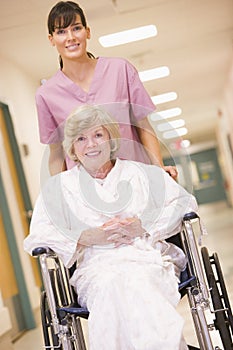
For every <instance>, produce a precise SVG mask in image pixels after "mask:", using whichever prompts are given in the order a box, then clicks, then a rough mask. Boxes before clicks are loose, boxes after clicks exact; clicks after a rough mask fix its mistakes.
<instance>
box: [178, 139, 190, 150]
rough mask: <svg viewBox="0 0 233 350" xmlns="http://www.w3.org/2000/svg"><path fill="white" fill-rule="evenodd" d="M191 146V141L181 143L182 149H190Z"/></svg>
mask: <svg viewBox="0 0 233 350" xmlns="http://www.w3.org/2000/svg"><path fill="white" fill-rule="evenodd" d="M190 144H191V142H190V140H182V141H181V143H180V145H181V147H182V148H188V147H189V146H190Z"/></svg>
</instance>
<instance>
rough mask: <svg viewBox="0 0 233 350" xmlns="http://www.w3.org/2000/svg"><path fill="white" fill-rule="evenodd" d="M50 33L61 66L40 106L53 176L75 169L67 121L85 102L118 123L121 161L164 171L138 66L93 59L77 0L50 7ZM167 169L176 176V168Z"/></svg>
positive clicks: (43, 138)
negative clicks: (67, 153) (67, 147)
mask: <svg viewBox="0 0 233 350" xmlns="http://www.w3.org/2000/svg"><path fill="white" fill-rule="evenodd" d="M48 32H49V40H50V42H51V45H52V46H54V47H55V48H56V49H57V51H58V53H59V57H60V66H61V68H60V69H59V70H58V71H57V73H56V74H55V75H54V76H52V77H51V78H50V79H49V80H47V82H46V83H45V84H44V85H43V86H41V87H39V89H38V90H37V93H36V104H37V111H38V120H39V130H40V140H41V142H42V143H44V144H49V147H50V157H49V168H50V173H51V174H56V173H58V172H60V171H62V170H65V169H67V168H70V167H72V166H74V163H73V162H71V161H70V160H69V159H68V158H67V157H66V159H65V161H64V151H63V147H62V140H63V132H64V122H65V120H66V118H67V116H68V115H69V114H70V113H71V111H72V110H73V109H74V108H76V107H77V106H79V105H82V104H95V105H96V104H98V105H101V106H103V107H104V108H105V109H106V110H107V111H108V112H110V113H111V114H112V115H113V116H114V117H115V118H116V119H117V121H118V122H119V125H120V134H121V138H122V142H121V148H120V150H119V152H118V156H119V157H120V158H123V159H131V160H137V161H141V162H144V163H150V164H157V165H160V166H162V167H164V166H163V161H162V156H161V153H160V146H159V141H158V139H157V137H156V135H155V133H154V130H153V128H152V127H151V125H150V123H149V122H148V119H147V117H148V115H149V114H150V113H152V112H154V110H155V106H154V104H153V103H152V100H151V98H150V96H149V95H148V93H147V92H146V90H145V88H144V86H143V84H142V83H141V81H140V79H139V76H138V72H137V71H136V69H135V68H134V66H133V65H132V64H130V63H129V62H128V61H127V60H125V59H123V58H112V57H108V58H107V57H97V58H95V57H94V56H93V55H92V54H90V53H89V52H88V51H87V40H89V39H90V37H91V31H90V28H89V27H88V25H87V21H86V18H85V15H84V13H83V10H82V9H81V8H80V6H79V5H78V4H77V3H75V2H72V1H60V2H58V3H57V4H56V5H55V6H54V7H53V8H52V9H51V11H50V13H49V16H48ZM119 116H120V119H119ZM164 168H165V170H166V171H168V172H169V173H170V175H171V176H172V177H174V178H176V176H177V171H176V168H175V167H172V166H167V167H164Z"/></svg>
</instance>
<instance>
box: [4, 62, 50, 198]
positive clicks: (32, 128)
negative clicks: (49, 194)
mask: <svg viewBox="0 0 233 350" xmlns="http://www.w3.org/2000/svg"><path fill="white" fill-rule="evenodd" d="M0 76H1V80H0V101H1V102H3V103H5V104H7V105H8V107H9V109H10V113H11V117H12V120H13V124H14V127H15V133H16V138H17V140H18V143H19V147H20V152H21V155H22V161H23V166H24V170H25V175H26V178H27V180H28V186H29V191H30V195H31V199H32V202H33V203H34V202H35V199H36V197H37V195H38V191H39V184H40V166H41V159H42V156H43V152H44V146H42V145H41V144H40V142H39V132H38V125H37V114H36V106H35V97H34V96H35V91H36V88H37V86H38V84H39V82H37V81H34V80H33V79H32V78H31V77H30V76H29V75H27V74H26V73H24V72H23V71H22V70H20V68H18V67H16V66H15V65H14V64H12V63H11V62H9V61H8V60H4V59H3V58H1V59H0ZM23 144H27V145H28V147H29V155H28V156H24V154H23V148H22V145H23Z"/></svg>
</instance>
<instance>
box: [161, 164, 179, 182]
mask: <svg viewBox="0 0 233 350" xmlns="http://www.w3.org/2000/svg"><path fill="white" fill-rule="evenodd" d="M163 169H164V170H165V171H166V172H167V173H168V174H169V175H170V176H171V177H172V178H173V179H174V180H177V177H178V171H177V169H176V167H175V166H172V165H164V166H163Z"/></svg>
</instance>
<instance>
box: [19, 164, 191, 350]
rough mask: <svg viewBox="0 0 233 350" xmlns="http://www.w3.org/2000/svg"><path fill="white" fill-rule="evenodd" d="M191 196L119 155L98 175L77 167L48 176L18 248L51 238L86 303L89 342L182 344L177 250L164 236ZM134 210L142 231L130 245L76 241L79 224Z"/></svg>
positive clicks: (104, 347) (97, 347)
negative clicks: (97, 177)
mask: <svg viewBox="0 0 233 350" xmlns="http://www.w3.org/2000/svg"><path fill="white" fill-rule="evenodd" d="M189 211H197V205H196V201H195V199H194V198H193V196H191V195H190V194H189V193H187V192H186V191H185V190H184V189H183V188H182V187H181V186H179V185H178V184H177V183H176V182H175V181H174V180H173V179H171V178H170V176H169V175H168V174H166V173H165V172H164V171H163V170H162V169H161V168H159V167H156V166H152V165H145V164H142V163H138V162H132V161H123V160H119V159H117V161H116V164H115V166H114V168H113V169H112V170H111V172H110V173H109V174H108V175H107V177H106V178H105V179H104V181H103V182H99V181H96V180H95V179H93V178H92V177H91V176H90V175H89V174H88V173H87V172H86V171H85V169H84V168H83V167H75V168H73V169H71V170H68V171H66V172H63V173H61V174H59V175H56V176H54V177H52V178H51V179H49V181H48V183H47V184H46V186H45V187H44V189H43V190H42V192H41V195H40V196H39V198H38V200H37V203H36V205H35V209H34V213H33V217H32V222H31V226H30V235H29V236H28V237H27V238H26V239H25V242H24V248H25V250H26V251H28V252H29V253H31V252H32V250H33V249H34V248H35V247H38V246H49V247H50V248H51V249H53V250H54V251H55V252H56V253H57V254H58V255H59V257H60V258H61V259H62V261H63V262H64V264H65V265H66V266H68V267H69V266H71V265H72V264H73V262H74V261H76V260H77V261H78V268H77V269H76V271H75V273H74V275H73V276H72V279H71V284H72V285H74V287H75V289H76V290H77V292H78V296H79V302H80V304H81V305H82V306H87V308H88V310H89V311H90V316H89V319H88V325H89V346H90V350H110V349H111V350H157V349H158V350H180V349H186V345H181V339H182V328H183V320H182V318H181V317H180V315H179V314H178V313H177V311H176V305H177V303H178V302H179V298H180V296H179V293H178V288H177V286H178V278H177V276H176V274H175V271H177V270H179V271H180V270H182V269H183V268H184V267H185V263H186V260H185V257H184V254H183V252H182V251H181V250H180V249H179V248H177V247H175V246H173V245H171V244H168V243H166V242H165V241H164V239H166V238H168V237H170V236H172V235H174V234H176V233H177V232H179V231H180V228H181V220H182V217H183V216H184V214H185V213H187V212H189ZM115 216H119V217H121V218H125V217H132V216H137V217H139V218H140V220H141V222H142V226H143V228H144V229H145V230H146V231H147V232H148V234H149V237H148V238H142V239H139V238H138V239H135V242H134V244H133V245H129V246H126V245H123V246H120V247H119V248H114V247H113V246H112V245H111V244H110V245H108V246H92V247H85V248H83V249H81V250H78V249H77V242H78V239H79V237H80V235H81V232H82V231H83V230H84V229H87V228H90V227H98V226H101V225H103V224H104V223H105V222H106V221H108V220H110V219H111V218H113V217H115Z"/></svg>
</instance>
